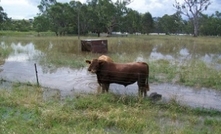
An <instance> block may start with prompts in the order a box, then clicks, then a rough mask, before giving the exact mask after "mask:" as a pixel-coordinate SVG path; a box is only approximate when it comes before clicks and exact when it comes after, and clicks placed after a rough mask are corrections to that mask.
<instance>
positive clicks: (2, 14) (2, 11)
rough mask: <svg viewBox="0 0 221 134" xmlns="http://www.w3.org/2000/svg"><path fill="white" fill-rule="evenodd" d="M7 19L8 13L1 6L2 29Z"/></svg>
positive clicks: (0, 19)
mask: <svg viewBox="0 0 221 134" xmlns="http://www.w3.org/2000/svg"><path fill="white" fill-rule="evenodd" d="M7 19H8V17H7V14H6V13H5V12H4V9H3V8H2V7H1V6H0V27H1V29H2V28H3V27H2V24H3V23H4V22H6V21H7Z"/></svg>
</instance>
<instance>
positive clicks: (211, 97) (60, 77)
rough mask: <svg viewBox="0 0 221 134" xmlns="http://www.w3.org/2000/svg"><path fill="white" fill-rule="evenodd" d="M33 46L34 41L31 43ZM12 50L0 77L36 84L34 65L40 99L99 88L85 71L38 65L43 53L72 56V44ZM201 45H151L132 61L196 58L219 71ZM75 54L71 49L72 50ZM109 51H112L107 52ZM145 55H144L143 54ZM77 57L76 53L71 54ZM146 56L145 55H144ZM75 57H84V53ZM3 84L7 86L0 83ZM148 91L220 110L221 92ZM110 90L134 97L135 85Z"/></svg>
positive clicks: (215, 57) (168, 87) (163, 87)
mask: <svg viewBox="0 0 221 134" xmlns="http://www.w3.org/2000/svg"><path fill="white" fill-rule="evenodd" d="M35 43H37V42H35ZM6 45H7V44H6V43H4V42H1V45H0V48H1V49H5V47H6ZM9 46H10V47H11V49H13V51H12V52H11V53H10V54H9V55H8V57H7V58H5V59H4V61H5V62H4V63H2V65H1V66H0V70H1V71H0V78H1V79H4V80H7V81H12V82H23V83H28V82H29V83H36V75H35V68H34V63H37V69H38V76H39V83H40V85H41V86H42V87H44V92H43V98H44V99H50V98H51V99H53V98H55V99H62V98H65V97H71V96H74V94H77V93H97V90H98V89H99V85H98V84H97V81H96V76H95V75H92V74H90V73H88V72H87V70H86V68H81V69H78V70H74V69H71V68H68V67H60V68H56V67H54V66H43V65H40V64H38V59H39V58H41V57H42V55H45V53H46V52H47V51H63V52H64V53H73V49H72V48H73V45H70V44H67V45H64V41H63V44H61V45H60V44H59V45H58V47H57V45H54V44H53V42H48V45H45V44H44V46H38V45H35V44H34V43H32V42H27V43H26V44H25V43H24V42H23V43H20V42H17V43H11V44H10V45H9ZM70 49H71V50H70ZM200 50H206V48H203V46H200V47H199V48H197V46H194V47H193V46H187V45H183V46H176V45H166V46H165V45H162V44H160V45H152V46H151V47H150V48H149V52H147V51H143V52H140V51H142V49H140V51H139V53H138V54H137V55H136V57H135V58H134V59H136V60H137V61H142V60H146V59H149V60H159V59H165V60H168V61H170V62H174V61H176V62H180V63H182V62H183V61H186V60H190V59H192V58H198V59H200V60H202V61H204V62H206V63H208V64H212V65H213V66H215V67H216V69H221V64H220V59H221V55H220V53H218V52H217V51H214V49H209V50H208V51H203V52H202V51H200ZM74 51H75V49H74ZM111 51H112V50H111ZM147 53H148V54H147ZM75 54H77V53H75ZM147 55H149V56H147ZM78 56H85V55H84V54H82V55H78ZM124 56H130V53H129V54H128V53H125V52H124V53H123V57H124ZM1 85H6V86H7V84H2V83H1ZM150 88H151V91H150V92H149V94H150V93H151V92H158V93H160V94H162V95H163V100H164V101H169V100H170V99H171V98H175V99H176V100H177V101H179V102H180V103H184V104H188V105H190V106H194V107H196V106H200V107H205V108H214V109H218V110H221V97H220V96H221V93H220V92H218V91H214V90H210V89H205V88H202V89H200V90H196V89H194V88H189V87H184V86H180V85H173V84H158V85H154V84H151V85H150ZM110 91H111V92H114V93H116V94H129V95H137V85H136V83H135V84H132V85H129V86H128V87H124V86H121V85H118V84H111V86H110Z"/></svg>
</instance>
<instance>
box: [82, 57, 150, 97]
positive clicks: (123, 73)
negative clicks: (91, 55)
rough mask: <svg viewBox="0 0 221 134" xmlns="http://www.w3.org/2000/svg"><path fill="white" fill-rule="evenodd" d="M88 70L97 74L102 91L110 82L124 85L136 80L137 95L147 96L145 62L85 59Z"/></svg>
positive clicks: (146, 65)
mask: <svg viewBox="0 0 221 134" xmlns="http://www.w3.org/2000/svg"><path fill="white" fill-rule="evenodd" d="M86 63H88V64H89V65H90V66H89V67H88V71H90V72H91V73H95V74H96V75H97V81H98V83H99V85H101V87H102V92H108V89H109V86H110V84H111V83H117V84H121V85H124V86H127V85H130V84H133V83H135V82H137V85H138V93H139V96H144V97H146V96H147V91H149V83H148V77H149V66H148V64H147V63H145V62H132V63H114V62H107V61H103V60H98V59H93V60H92V61H90V60H86Z"/></svg>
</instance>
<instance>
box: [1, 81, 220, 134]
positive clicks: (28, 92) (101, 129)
mask: <svg viewBox="0 0 221 134" xmlns="http://www.w3.org/2000/svg"><path fill="white" fill-rule="evenodd" d="M42 94H43V90H42V89H41V88H39V87H35V86H22V85H20V86H14V87H13V89H11V90H4V89H0V116H1V118H0V122H1V123H0V133H2V134H6V133H16V134H26V133H36V134H40V133H48V134H51V133H57V134H59V133H63V134H68V133H82V134H86V133H98V134H103V133H111V134H112V133H113V134H114V133H125V134H134V133H145V134H146V133H147V134H148V133H165V134H167V133H168V134H169V133H194V134H195V133H217V134H218V133H220V132H221V129H220V125H221V117H220V114H221V113H220V112H218V111H214V110H205V109H191V108H189V107H185V106H180V105H178V104H177V103H176V102H175V101H173V100H171V102H170V103H168V104H164V103H161V102H151V101H150V100H148V99H141V98H136V97H134V96H119V95H114V94H111V93H109V94H98V95H76V96H75V97H74V99H73V98H68V99H66V100H63V101H60V100H59V99H56V98H55V99H52V100H49V101H45V100H43V97H42Z"/></svg>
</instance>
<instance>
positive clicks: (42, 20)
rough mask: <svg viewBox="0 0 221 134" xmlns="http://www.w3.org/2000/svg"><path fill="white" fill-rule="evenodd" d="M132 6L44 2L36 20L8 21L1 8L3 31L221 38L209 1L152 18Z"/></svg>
mask: <svg viewBox="0 0 221 134" xmlns="http://www.w3.org/2000/svg"><path fill="white" fill-rule="evenodd" d="M130 2H131V0H117V1H116V2H112V1H111V0H88V1H87V2H86V3H81V2H79V1H75V0H72V1H70V2H69V3H60V2H57V1H56V0H41V1H40V3H39V5H38V8H39V11H40V12H39V13H38V14H37V15H36V17H34V19H33V20H13V19H11V18H8V17H7V13H5V12H4V9H3V8H2V7H1V6H0V27H1V30H12V31H36V32H39V33H40V32H45V31H52V32H54V33H55V34H56V35H57V36H63V35H67V34H78V33H80V34H81V35H86V34H88V33H96V34H97V36H100V34H101V33H103V32H104V33H108V34H109V35H111V34H112V32H113V31H115V32H116V31H120V32H127V33H130V34H133V33H137V32H138V33H142V34H149V33H166V34H193V35H194V36H198V35H213V36H217V35H221V13H220V12H219V11H216V12H215V13H213V14H212V15H207V14H203V11H205V10H207V8H208V7H209V5H210V4H211V2H210V1H209V0H184V3H178V2H177V1H176V0H175V4H174V5H173V7H175V8H176V9H177V11H176V12H175V13H174V14H172V15H168V14H165V15H164V16H162V17H152V15H151V13H150V12H146V13H143V14H142V13H139V12H138V11H136V10H133V9H131V8H128V7H127V5H128V4H129V3H130ZM173 7H172V6H171V8H173ZM196 7H197V8H196ZM184 16H186V18H185V17H184ZM183 18H184V19H183Z"/></svg>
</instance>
